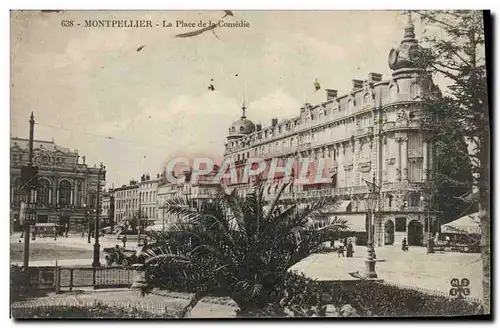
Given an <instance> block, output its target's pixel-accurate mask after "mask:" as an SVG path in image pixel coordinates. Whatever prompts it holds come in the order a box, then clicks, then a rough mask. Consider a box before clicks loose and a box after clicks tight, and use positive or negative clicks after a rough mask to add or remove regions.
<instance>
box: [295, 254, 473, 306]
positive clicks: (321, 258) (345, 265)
mask: <svg viewBox="0 0 500 328" xmlns="http://www.w3.org/2000/svg"><path fill="white" fill-rule="evenodd" d="M376 254H377V260H379V261H380V262H377V264H376V272H377V274H378V277H379V278H380V279H383V280H384V281H387V282H389V283H395V284H401V285H410V286H415V287H420V288H428V289H433V290H437V291H440V292H443V293H446V294H448V293H449V290H450V288H451V286H450V281H451V279H453V278H459V279H462V278H468V279H469V280H470V285H469V288H470V292H471V295H470V296H471V297H475V298H478V299H481V298H482V262H481V256H480V254H465V253H434V254H427V251H426V249H425V247H410V249H409V251H408V252H403V251H402V250H401V248H399V247H397V246H387V247H379V248H376ZM366 257H367V251H366V247H364V246H357V247H355V253H354V257H353V258H346V257H344V258H343V257H340V258H339V257H338V255H337V253H327V254H314V255H312V256H310V257H308V258H306V259H304V260H303V261H301V262H299V263H297V264H296V265H295V266H293V267H292V269H293V270H298V271H299V272H304V274H305V275H306V276H308V277H310V278H314V279H318V280H353V279H354V278H352V277H351V276H350V275H349V272H355V271H359V272H360V273H362V272H364V271H365V263H364V262H365V261H364V260H365V258H366Z"/></svg>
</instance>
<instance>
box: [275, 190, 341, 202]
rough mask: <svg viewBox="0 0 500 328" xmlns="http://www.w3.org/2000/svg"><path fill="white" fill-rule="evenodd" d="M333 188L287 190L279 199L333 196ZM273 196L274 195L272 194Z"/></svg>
mask: <svg viewBox="0 0 500 328" xmlns="http://www.w3.org/2000/svg"><path fill="white" fill-rule="evenodd" d="M335 194H336V193H335V189H333V188H331V189H319V190H307V191H297V192H293V193H292V192H288V193H283V194H281V197H280V199H281V200H288V199H308V198H321V197H333V196H335ZM274 197H276V196H275V195H274Z"/></svg>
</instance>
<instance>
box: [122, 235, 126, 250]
mask: <svg viewBox="0 0 500 328" xmlns="http://www.w3.org/2000/svg"><path fill="white" fill-rule="evenodd" d="M122 243H123V248H125V246H126V244H127V235H125V236H123V238H122Z"/></svg>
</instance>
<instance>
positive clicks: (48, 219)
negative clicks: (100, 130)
mask: <svg viewBox="0 0 500 328" xmlns="http://www.w3.org/2000/svg"><path fill="white" fill-rule="evenodd" d="M28 144H29V140H28V139H24V138H16V137H11V139H10V156H11V158H10V159H11V160H10V181H11V185H10V204H11V216H12V218H11V221H12V222H13V224H14V230H20V226H19V209H20V203H21V201H22V200H23V199H24V197H25V195H24V191H23V190H21V188H22V186H21V177H20V175H21V167H22V166H24V165H26V164H27V162H28ZM33 165H36V166H38V181H37V183H38V186H37V190H36V222H37V223H57V224H60V225H63V226H66V227H67V228H69V231H71V232H80V231H86V226H87V222H86V221H87V218H86V213H87V212H88V211H89V210H91V211H92V210H98V209H97V207H96V206H97V195H98V192H97V182H98V176H99V167H97V166H96V165H93V166H89V165H87V164H86V163H85V156H84V157H82V158H81V159H80V155H79V154H78V151H76V150H70V149H69V148H65V147H62V146H59V145H57V144H56V143H55V142H54V141H46V140H34V142H33ZM101 179H102V177H101ZM104 184H105V181H102V180H101V186H102V185H104ZM99 195H100V196H101V197H102V194H101V193H99Z"/></svg>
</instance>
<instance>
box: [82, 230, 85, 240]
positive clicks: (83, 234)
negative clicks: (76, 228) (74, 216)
mask: <svg viewBox="0 0 500 328" xmlns="http://www.w3.org/2000/svg"><path fill="white" fill-rule="evenodd" d="M83 238H85V231H82V239H83Z"/></svg>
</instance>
